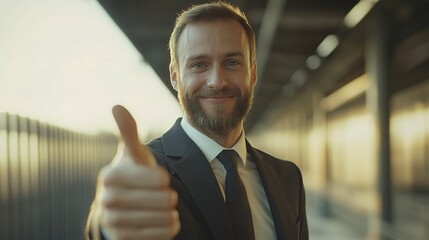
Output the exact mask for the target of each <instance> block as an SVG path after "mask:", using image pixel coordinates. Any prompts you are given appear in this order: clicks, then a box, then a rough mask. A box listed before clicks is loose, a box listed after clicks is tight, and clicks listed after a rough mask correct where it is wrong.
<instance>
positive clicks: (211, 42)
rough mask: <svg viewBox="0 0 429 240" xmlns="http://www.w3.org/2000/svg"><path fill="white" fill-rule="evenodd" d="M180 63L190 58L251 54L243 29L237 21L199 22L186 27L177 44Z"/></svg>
mask: <svg viewBox="0 0 429 240" xmlns="http://www.w3.org/2000/svg"><path fill="white" fill-rule="evenodd" d="M177 45H178V46H177V53H178V57H179V62H183V61H184V60H186V59H187V58H188V57H189V56H193V55H208V56H217V55H222V54H227V53H230V52H241V53H242V54H243V55H244V56H248V54H249V43H248V40H247V35H246V33H245V31H244V29H243V27H242V26H241V25H240V23H238V22H237V21H235V20H212V21H198V22H193V23H190V24H188V25H186V27H185V29H184V30H183V32H182V34H181V35H180V37H179V40H178V44H177Z"/></svg>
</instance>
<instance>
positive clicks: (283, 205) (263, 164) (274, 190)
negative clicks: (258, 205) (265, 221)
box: [246, 141, 294, 239]
mask: <svg viewBox="0 0 429 240" xmlns="http://www.w3.org/2000/svg"><path fill="white" fill-rule="evenodd" d="M246 145H247V152H248V153H249V154H250V155H251V156H252V159H253V161H254V162H255V164H256V167H257V169H258V172H259V176H260V177H261V181H262V184H263V186H264V189H265V193H266V195H267V199H268V202H269V204H270V209H271V214H272V217H273V221H274V226H275V228H276V233H277V239H291V236H290V234H288V229H289V231H290V228H292V227H293V226H294V221H293V220H292V218H291V216H293V215H292V214H291V213H292V210H291V206H290V203H289V201H288V199H287V193H285V191H284V189H285V188H284V187H282V185H281V184H282V183H281V182H280V178H279V176H278V175H277V172H276V170H275V169H274V167H273V165H271V164H269V163H268V162H267V161H266V160H264V159H263V158H262V157H261V155H260V154H258V153H257V152H256V151H255V149H253V148H252V146H251V145H250V144H249V142H247V141H246ZM283 184H284V183H283Z"/></svg>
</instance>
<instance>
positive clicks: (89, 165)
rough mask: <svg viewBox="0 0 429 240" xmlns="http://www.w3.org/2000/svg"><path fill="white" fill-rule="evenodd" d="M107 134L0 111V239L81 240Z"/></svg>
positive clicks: (109, 144)
mask: <svg viewBox="0 0 429 240" xmlns="http://www.w3.org/2000/svg"><path fill="white" fill-rule="evenodd" d="M116 147H117V138H116V137H115V135H113V134H108V133H104V134H97V135H90V134H83V133H78V132H73V131H70V130H67V129H63V128H60V127H56V126H52V125H50V124H47V123H43V122H39V121H37V120H32V119H29V118H26V117H20V116H17V115H12V114H8V113H0V239H1V240H21V239H32V240H33V239H34V240H36V239H41V240H42V239H43V240H49V239H52V240H53V239H55V240H58V239H61V240H67V239H70V240H78V239H84V237H83V231H84V225H85V221H86V216H87V214H88V211H89V206H90V203H91V201H92V198H93V196H94V191H95V182H96V176H97V173H98V170H99V169H100V168H101V167H102V166H104V165H106V164H107V163H108V162H110V160H111V159H112V157H113V155H114V153H115V152H116Z"/></svg>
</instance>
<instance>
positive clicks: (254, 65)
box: [251, 61, 258, 87]
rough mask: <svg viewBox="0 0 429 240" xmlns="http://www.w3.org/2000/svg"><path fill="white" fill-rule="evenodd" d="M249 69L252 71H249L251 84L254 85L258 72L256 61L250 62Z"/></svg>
mask: <svg viewBox="0 0 429 240" xmlns="http://www.w3.org/2000/svg"><path fill="white" fill-rule="evenodd" d="M251 71H252V72H251V77H252V79H251V80H252V86H253V87H255V85H256V81H257V76H258V74H257V67H256V61H255V62H253V64H252V70H251Z"/></svg>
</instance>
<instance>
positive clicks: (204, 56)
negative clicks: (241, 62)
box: [186, 51, 244, 62]
mask: <svg viewBox="0 0 429 240" xmlns="http://www.w3.org/2000/svg"><path fill="white" fill-rule="evenodd" d="M234 56H239V57H244V54H243V53H242V52H241V51H234V52H228V53H225V54H224V57H234ZM208 58H210V57H209V55H207V54H196V55H191V56H190V57H188V58H187V59H186V62H189V61H195V60H201V59H208Z"/></svg>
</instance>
